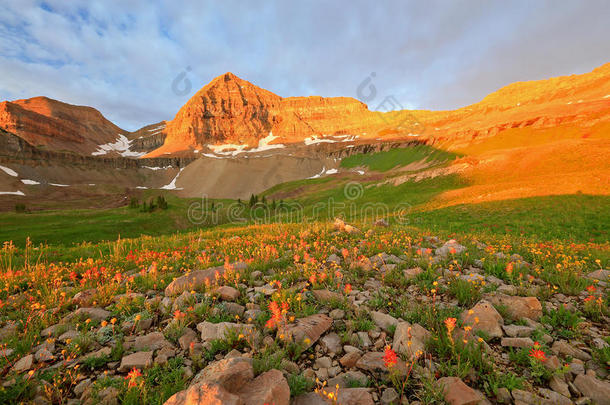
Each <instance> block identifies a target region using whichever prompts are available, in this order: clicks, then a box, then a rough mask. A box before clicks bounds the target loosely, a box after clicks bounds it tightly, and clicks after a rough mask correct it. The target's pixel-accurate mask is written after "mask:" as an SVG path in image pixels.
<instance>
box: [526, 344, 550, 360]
mask: <svg viewBox="0 0 610 405" xmlns="http://www.w3.org/2000/svg"><path fill="white" fill-rule="evenodd" d="M538 347H539V346H538ZM529 355H530V357H532V358H534V359H537V360H540V361H546V354H545V353H544V351H543V350H540V349H538V348H537V347H536V345H534V347H533V348H532V349H531V350H530V354H529Z"/></svg>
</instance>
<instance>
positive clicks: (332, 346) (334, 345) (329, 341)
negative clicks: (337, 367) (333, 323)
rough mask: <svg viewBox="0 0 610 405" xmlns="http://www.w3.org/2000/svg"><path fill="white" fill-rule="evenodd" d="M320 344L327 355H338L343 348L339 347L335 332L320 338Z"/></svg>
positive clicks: (339, 342)
mask: <svg viewBox="0 0 610 405" xmlns="http://www.w3.org/2000/svg"><path fill="white" fill-rule="evenodd" d="M320 344H321V345H322V348H323V349H324V350H326V351H327V352H328V353H333V354H338V353H341V351H342V350H343V347H342V346H341V338H340V337H339V335H337V334H336V333H335V332H332V333H329V334H328V335H326V336H324V337H323V338H321V339H320Z"/></svg>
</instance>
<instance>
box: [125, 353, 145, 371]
mask: <svg viewBox="0 0 610 405" xmlns="http://www.w3.org/2000/svg"><path fill="white" fill-rule="evenodd" d="M152 362H153V352H135V353H132V354H128V355H126V356H123V358H122V359H121V365H120V366H119V372H120V373H124V372H127V371H130V370H131V369H133V368H136V369H138V370H142V369H144V368H148V367H150V366H151V365H152Z"/></svg>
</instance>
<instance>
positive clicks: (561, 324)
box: [540, 305, 582, 339]
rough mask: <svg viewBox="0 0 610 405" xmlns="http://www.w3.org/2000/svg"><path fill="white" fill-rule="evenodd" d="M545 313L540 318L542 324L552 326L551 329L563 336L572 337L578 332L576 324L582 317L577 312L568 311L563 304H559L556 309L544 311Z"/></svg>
mask: <svg viewBox="0 0 610 405" xmlns="http://www.w3.org/2000/svg"><path fill="white" fill-rule="evenodd" d="M545 312H546V313H545V315H544V316H543V317H542V318H541V319H540V321H541V322H542V323H543V324H547V325H550V326H552V327H553V331H555V333H556V334H557V335H558V336H560V337H563V338H566V339H572V338H573V337H574V336H576V335H577V333H578V329H577V328H578V325H579V324H580V323H581V322H582V319H580V317H579V316H578V314H576V313H574V312H572V311H570V310H569V309H567V308H566V307H565V306H564V305H560V306H559V308H557V310H556V311H545Z"/></svg>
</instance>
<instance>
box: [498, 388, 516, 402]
mask: <svg viewBox="0 0 610 405" xmlns="http://www.w3.org/2000/svg"><path fill="white" fill-rule="evenodd" d="M496 400H497V401H498V403H500V404H511V403H512V402H513V397H512V396H511V395H510V391H509V390H508V389H506V388H504V387H501V388H498V391H497V393H496Z"/></svg>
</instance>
